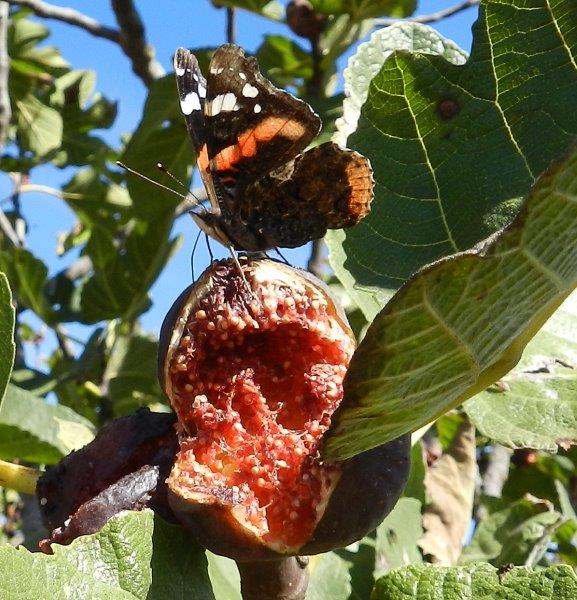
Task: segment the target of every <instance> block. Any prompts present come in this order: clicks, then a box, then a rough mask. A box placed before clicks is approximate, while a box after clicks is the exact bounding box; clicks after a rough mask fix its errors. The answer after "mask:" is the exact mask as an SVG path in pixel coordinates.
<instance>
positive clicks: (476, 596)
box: [371, 563, 577, 600]
mask: <svg viewBox="0 0 577 600" xmlns="http://www.w3.org/2000/svg"><path fill="white" fill-rule="evenodd" d="M408 598H419V600H448V599H449V598H450V600H521V599H522V600H574V598H577V576H576V575H575V573H574V572H573V570H572V569H571V568H570V567H567V566H564V565H559V566H555V567H549V568H547V569H540V570H539V571H532V570H531V569H527V568H524V567H517V568H514V569H512V570H511V571H510V572H509V573H506V574H503V575H500V574H499V572H498V570H497V569H496V568H495V567H492V566H491V565H487V564H483V563H481V564H477V565H470V566H466V567H434V566H432V565H427V566H410V567H403V568H402V569H398V570H396V571H393V572H392V573H389V574H388V575H385V577H382V578H381V579H379V581H377V584H376V586H375V590H374V592H373V595H372V596H371V600H406V599H408Z"/></svg>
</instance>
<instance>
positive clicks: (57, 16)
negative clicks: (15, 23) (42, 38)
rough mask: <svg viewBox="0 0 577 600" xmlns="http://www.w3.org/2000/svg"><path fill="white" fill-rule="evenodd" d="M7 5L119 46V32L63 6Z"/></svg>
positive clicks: (29, 0) (20, 0) (13, 0)
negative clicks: (21, 7) (30, 11)
mask: <svg viewBox="0 0 577 600" xmlns="http://www.w3.org/2000/svg"><path fill="white" fill-rule="evenodd" d="M5 1H6V2H7V3H8V4H12V5H13V6H23V7H25V8H30V9H31V10H32V11H33V12H34V14H36V15H37V16H39V17H45V18H46V19H54V20H56V21H62V22H64V23H68V24H69V25H74V26H75V27H80V29H84V30H85V31H87V32H88V33H90V34H92V35H93V36H95V37H100V38H104V39H107V40H110V41H111V42H116V43H117V44H120V32H119V31H117V30H116V29H112V28H110V27H106V26H104V25H102V24H101V23H99V22H98V21H97V20H96V19H92V18H91V17H87V16H86V15H84V14H82V13H80V12H78V11H77V10H74V9H72V8H67V7H65V6H55V5H53V4H48V3H47V2H42V0H5Z"/></svg>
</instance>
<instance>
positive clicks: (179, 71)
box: [174, 67, 184, 77]
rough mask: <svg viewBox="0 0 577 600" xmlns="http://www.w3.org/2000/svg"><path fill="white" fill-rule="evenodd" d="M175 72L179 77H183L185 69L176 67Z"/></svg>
mask: <svg viewBox="0 0 577 600" xmlns="http://www.w3.org/2000/svg"><path fill="white" fill-rule="evenodd" d="M174 71H175V73H176V74H177V76H178V77H182V76H183V75H184V67H176V68H175V70H174Z"/></svg>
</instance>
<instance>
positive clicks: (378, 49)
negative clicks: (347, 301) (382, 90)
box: [326, 23, 467, 319]
mask: <svg viewBox="0 0 577 600" xmlns="http://www.w3.org/2000/svg"><path fill="white" fill-rule="evenodd" d="M395 50H406V51H408V52H411V53H413V54H417V53H418V54H432V55H439V56H441V57H443V58H444V59H445V60H446V61H448V62H450V63H452V64H455V65H462V64H463V63H464V62H465V61H466V59H467V54H466V53H465V52H464V51H463V50H461V49H460V48H459V47H458V46H457V45H456V44H455V43H454V42H452V41H450V40H447V39H445V38H443V36H442V35H441V34H439V33H438V32H437V31H435V30H434V29H432V28H430V27H428V26H426V25H421V24H419V23H398V24H394V25H392V26H390V27H387V28H385V29H381V30H379V31H376V32H375V33H373V35H372V36H371V39H370V40H369V41H368V42H365V43H363V44H361V45H360V46H359V47H358V49H357V52H356V53H355V54H354V55H353V56H352V57H351V58H350V59H349V63H348V65H347V67H346V68H345V70H344V73H343V76H344V80H345V96H346V98H345V100H344V102H343V116H342V117H341V118H340V119H337V122H336V126H337V132H336V134H335V135H334V136H333V139H334V140H335V141H336V142H337V143H339V144H341V145H345V144H346V143H347V138H348V137H349V135H350V134H352V133H353V132H354V131H355V130H356V129H357V125H358V121H359V117H360V114H361V108H362V106H363V105H364V104H365V102H366V101H367V98H368V95H369V88H370V85H371V81H372V80H373V78H374V77H375V76H376V75H378V74H379V72H380V71H381V69H382V67H383V64H384V63H385V61H386V60H387V59H388V58H390V57H391V55H392V54H393V52H394V51H395ZM380 77H381V78H382V77H383V75H382V74H381V75H380ZM374 94H376V92H375V90H374V88H373V95H374ZM391 118H392V120H393V122H394V121H397V122H399V126H401V125H402V124H401V123H400V119H399V117H398V116H397V115H396V114H395V115H392V116H391V117H389V121H390V120H391ZM391 125H392V123H391ZM380 143H381V144H387V143H388V142H387V138H386V137H384V139H383V140H381V142H380ZM389 143H390V142H389ZM404 143H405V144H407V145H409V144H410V143H411V142H410V141H409V140H404ZM385 148H386V146H385ZM367 156H370V155H369V154H367ZM395 160H396V157H394V156H392V157H391V162H394V161H395ZM373 163H375V161H374V160H373ZM373 166H374V167H375V168H376V163H375V164H373ZM386 168H387V175H386V176H387V179H389V180H390V179H391V177H394V178H396V177H404V178H406V173H405V174H404V173H403V172H401V170H399V169H398V168H394V167H393V165H390V166H388V165H387V166H386ZM397 173H398V175H397ZM377 176H378V173H377ZM398 185H399V186H400V181H399V182H398ZM390 187H391V186H390V185H388V184H387V187H386V189H381V187H380V186H379V185H377V187H376V190H375V194H376V199H375V200H374V201H373V207H372V210H373V211H379V209H380V205H381V203H384V202H387V198H386V197H385V196H384V194H385V193H386V190H388V189H390ZM398 200H400V201H402V202H405V203H406V202H407V199H406V198H403V199H401V198H399V199H398ZM403 206H404V204H399V208H401V209H402V207H403ZM369 218H370V219H371V220H374V221H377V226H378V227H379V228H382V227H384V226H386V225H387V223H388V221H386V219H387V218H388V217H387V216H385V215H383V214H382V211H379V214H377V216H376V218H375V217H374V216H373V217H369ZM394 226H395V227H396V228H398V227H399V226H401V227H402V228H403V230H404V229H406V228H408V227H409V224H407V225H404V224H399V222H398V219H397V218H396V219H395V225H394ZM358 231H359V228H355V229H354V230H352V231H350V230H347V231H330V232H329V233H328V235H327V237H326V240H327V243H328V246H329V249H330V256H329V258H330V262H331V266H332V267H333V269H334V270H335V273H336V274H337V275H338V277H339V279H340V280H341V281H342V282H343V284H344V285H345V287H346V288H347V290H348V292H349V293H350V294H351V296H352V298H353V299H354V300H355V302H356V303H357V304H358V305H359V306H360V307H361V309H362V310H363V311H364V313H365V315H367V317H368V318H370V319H372V318H373V317H374V316H375V314H376V312H378V310H379V309H380V308H381V307H382V306H383V305H384V304H385V302H386V300H387V299H388V298H389V297H390V295H391V292H390V291H389V288H391V289H394V288H396V287H398V285H399V282H396V281H395V282H388V283H387V284H386V285H383V286H382V287H383V289H381V290H375V289H372V290H371V291H372V292H374V293H371V294H369V293H367V290H365V289H363V288H359V286H358V285H357V281H356V279H355V278H356V277H357V272H358V271H359V268H360V267H359V265H358V264H356V263H358V262H364V263H366V262H367V261H366V259H356V258H354V257H353V255H352V253H351V252H350V251H349V249H354V248H357V247H362V246H365V245H366V244H368V242H367V241H366V239H367V238H366V235H363V236H357V232H358ZM417 235H418V232H417ZM392 239H393V238H392ZM392 239H391V240H389V241H388V242H387V240H385V239H383V238H382V237H381V236H379V238H378V239H377V241H375V240H372V238H371V246H373V245H374V244H377V245H379V246H381V245H385V244H388V246H387V247H386V248H384V249H383V251H385V252H387V254H385V256H388V255H389V254H391V255H392V249H391V247H390V246H391V245H392V244H391V242H392ZM361 250H362V251H363V253H367V251H368V250H367V249H365V248H361ZM424 250H425V251H427V248H426V247H425V248H424ZM413 251H414V250H409V249H407V248H402V249H401V250H400V251H398V252H397V253H396V254H394V255H392V256H394V258H395V261H397V260H404V254H405V252H413ZM371 252H372V250H371ZM349 255H350V256H349ZM374 256H377V254H375V255H374ZM423 262H426V260H424V261H423ZM421 264H422V263H421ZM374 267H375V265H373V266H371V267H370V268H374Z"/></svg>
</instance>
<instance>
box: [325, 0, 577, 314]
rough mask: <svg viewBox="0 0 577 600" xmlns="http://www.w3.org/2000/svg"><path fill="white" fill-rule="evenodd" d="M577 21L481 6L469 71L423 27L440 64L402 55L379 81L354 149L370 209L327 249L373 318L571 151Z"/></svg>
mask: <svg viewBox="0 0 577 600" xmlns="http://www.w3.org/2000/svg"><path fill="white" fill-rule="evenodd" d="M576 19H577V4H575V2H573V0H559V1H558V2H556V3H555V6H554V7H551V4H550V2H548V0H533V1H532V2H531V3H530V5H529V4H527V3H526V2H524V1H522V0H503V1H502V2H493V1H484V2H482V3H481V10H480V18H479V20H478V22H477V23H476V25H475V27H474V41H473V48H472V52H471V56H470V58H469V60H468V61H467V62H466V64H464V65H460V64H451V62H448V61H447V60H446V58H445V56H446V55H447V53H449V57H450V58H451V57H452V58H451V60H454V59H456V58H459V57H460V56H461V57H462V54H461V55H460V54H459V53H458V52H457V51H456V50H455V49H454V47H453V48H452V49H449V47H448V46H446V45H445V43H443V42H442V39H441V38H440V36H439V35H438V34H434V33H432V31H431V30H428V31H429V33H428V34H427V33H426V31H427V30H426V29H416V28H415V29H413V32H414V35H415V36H417V37H419V36H425V40H424V41H423V42H422V44H421V45H422V46H423V47H426V45H427V42H428V43H429V44H430V45H431V50H425V51H426V52H431V51H433V52H436V53H438V54H440V55H439V56H434V55H431V54H430V53H429V54H411V53H409V52H398V53H395V54H393V55H392V56H390V57H389V58H388V59H387V61H386V62H385V64H384V66H383V68H382V69H381V70H380V72H379V73H378V74H377V75H376V77H375V78H374V79H373V80H372V82H371V84H370V87H369V94H368V97H367V101H366V103H365V104H364V106H363V110H362V116H361V119H360V121H359V126H358V130H357V132H356V133H355V134H354V135H353V136H351V137H350V138H349V145H350V146H351V147H352V148H354V149H355V150H358V151H359V152H361V153H363V154H364V155H366V156H368V157H369V158H370V160H371V162H372V165H373V168H374V171H375V180H376V194H375V201H374V203H373V210H372V212H371V214H370V215H369V216H368V217H367V218H366V219H365V220H363V221H362V222H361V223H360V224H359V225H358V226H357V227H354V228H352V229H349V230H347V231H346V233H343V232H341V233H337V234H334V235H335V237H333V238H332V242H331V246H332V248H333V249H334V248H336V247H338V246H339V245H342V246H343V247H342V249H341V251H340V253H339V254H338V255H336V256H334V257H333V259H332V263H333V265H334V267H335V269H336V270H337V274H338V275H339V277H341V278H342V281H343V283H344V284H345V285H346V286H347V288H352V289H353V291H355V290H356V292H355V295H354V299H355V301H357V303H358V304H359V306H361V308H362V309H363V310H364V311H365V314H366V315H367V317H368V318H372V317H374V315H375V314H376V313H377V312H378V310H379V309H380V308H381V307H382V306H383V303H384V301H386V299H387V297H388V295H389V293H390V290H391V289H396V288H398V287H399V286H401V285H402V284H403V282H405V281H406V280H407V279H408V278H409V277H410V276H411V275H412V274H413V273H415V272H416V271H417V270H418V269H419V268H420V267H422V266H423V265H425V264H427V263H430V262H432V261H434V260H437V259H439V258H441V257H443V256H446V255H448V254H452V253H455V252H457V251H462V250H466V249H468V248H470V247H471V246H473V245H474V244H475V243H477V242H479V241H480V240H482V239H483V238H486V237H487V236H488V235H490V234H491V233H493V232H494V231H495V230H497V229H499V228H500V227H502V226H503V225H505V224H506V223H508V222H509V221H510V219H511V216H512V215H513V214H514V213H515V211H516V210H517V209H518V200H517V199H518V198H519V197H521V196H523V195H525V194H526V193H527V192H528V190H529V189H530V187H531V185H532V184H533V183H534V181H535V179H536V178H537V177H538V176H539V174H540V173H541V172H542V171H543V170H544V169H546V168H547V167H548V166H549V164H550V163H551V161H552V160H554V159H556V158H558V157H559V156H560V155H563V153H564V152H566V151H567V148H568V147H569V146H570V145H571V144H572V143H573V141H574V139H575V138H576V136H577V111H575V110H574V99H575V97H576V95H577V30H576V29H575V28H574V27H572V25H571V23H573V22H574V21H575V20H576ZM409 27H410V26H409ZM399 31H400V30H397V35H398V33H399ZM419 32H420V33H419ZM389 33H390V32H389ZM383 35H385V34H383ZM401 39H402V44H404V43H405V41H406V40H405V39H404V38H401ZM393 43H394V41H393ZM386 49H390V46H385V47H383V45H382V43H381V39H380V38H379V37H377V38H376V39H375V42H374V43H373V44H371V43H370V42H369V47H368V48H365V49H364V53H363V55H362V56H365V55H366V56H368V62H369V64H372V63H374V62H375V61H376V60H377V59H376V58H371V56H370V55H371V53H372V56H373V57H376V56H378V55H379V54H381V53H382V52H383V51H384V50H386ZM459 60H462V58H459ZM355 61H356V59H352V62H351V64H352V65H353V66H352V69H355V68H358V69H359V77H361V76H362V75H364V76H365V77H366V78H367V79H370V75H371V71H370V69H367V68H366V67H364V63H363V62H359V66H358V67H355V66H354V65H355V64H356V62H355ZM365 62H366V60H365ZM345 271H346V272H348V273H349V275H348V277H344V276H343V272H345ZM351 293H353V292H351ZM362 296H364V297H363V298H362V299H361V297H362Z"/></svg>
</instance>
